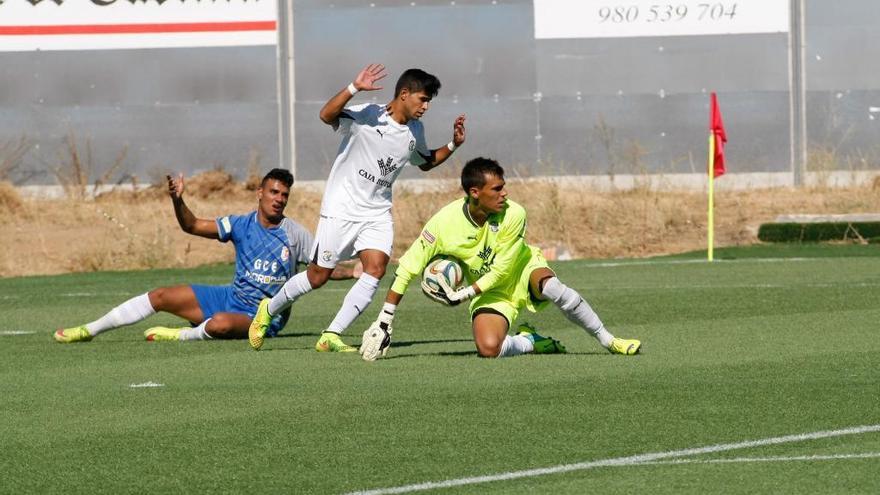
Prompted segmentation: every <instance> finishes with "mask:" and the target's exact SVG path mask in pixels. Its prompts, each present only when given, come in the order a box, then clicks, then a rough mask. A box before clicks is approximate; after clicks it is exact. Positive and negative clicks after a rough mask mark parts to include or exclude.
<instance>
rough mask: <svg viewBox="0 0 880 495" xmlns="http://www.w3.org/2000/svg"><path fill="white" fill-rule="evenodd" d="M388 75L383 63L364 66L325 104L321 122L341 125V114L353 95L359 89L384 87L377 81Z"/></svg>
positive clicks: (367, 89)
mask: <svg viewBox="0 0 880 495" xmlns="http://www.w3.org/2000/svg"><path fill="white" fill-rule="evenodd" d="M386 75H388V74H386V73H385V66H384V65H382V64H370V65H368V66H366V67H364V68H363V70H361V71H360V72H359V73H358V75H357V76H356V77H355V78H354V81H352V83H351V84H349V85H348V86H347V87H345V88H342V90H341V91H340V92H338V93H336V95H335V96H333V98H330V99H329V100H328V101H327V103H325V104H324V106H323V107H322V108H321V112H320V113H319V114H318V115H319V117H321V122H324V123H325V124H327V125H330V126H333V128H334V129H336V128H337V127H339V116H340V115H341V114H342V110H343V109H344V108H345V104H346V103H348V101H349V100H351V97H352V96H354V95H355V93H357V92H358V91H375V90H379V89H382V86H377V85H376V83H377V82H378V81H379V80H380V79H382V78H384V77H385V76H386Z"/></svg>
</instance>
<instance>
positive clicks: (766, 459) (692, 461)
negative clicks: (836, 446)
mask: <svg viewBox="0 0 880 495" xmlns="http://www.w3.org/2000/svg"><path fill="white" fill-rule="evenodd" d="M875 458H880V452H867V453H864V454H836V455H797V456H788V457H783V456H777V457H734V458H731V459H675V460H671V461H652V462H639V463H635V464H632V465H633V466H664V465H676V464H736V463H740V462H793V461H836V460H846V459H875Z"/></svg>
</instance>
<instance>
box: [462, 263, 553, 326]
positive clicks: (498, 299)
mask: <svg viewBox="0 0 880 495" xmlns="http://www.w3.org/2000/svg"><path fill="white" fill-rule="evenodd" d="M529 250H530V251H531V256H529V257H528V258H524V259H523V261H520V263H519V266H516V267H514V268H513V270H511V272H510V276H509V280H506V281H502V282H501V283H500V284H498V286H496V287H493V288H492V289H490V290H488V291H487V292H483V293H482V294H480V295H478V296H477V297H475V298H474V299H473V300H472V301H471V305H470V312H471V320H473V318H474V315H475V313H476V312H477V311H478V310H480V309H492V310H495V311H497V312H499V313H501V314H502V315H504V317H505V318H507V323H508V324H509V325H511V326H512V325H513V323H514V322H515V321H516V318H517V316H519V310H520V309H522V308H527V309H528V310H529V311H531V312H532V313H536V312H538V311H539V310H541V309H543V308H544V306H546V305H547V304H548V303H549V301H547V300H538V299H535V298H534V297H532V295H531V292H530V291H529V277H531V275H532V272H534V271H535V270H537V269H538V268H550V266H549V265H547V260H546V259H544V254H543V253H542V252H541V250H540V249H539V248H537V247H535V246H529Z"/></svg>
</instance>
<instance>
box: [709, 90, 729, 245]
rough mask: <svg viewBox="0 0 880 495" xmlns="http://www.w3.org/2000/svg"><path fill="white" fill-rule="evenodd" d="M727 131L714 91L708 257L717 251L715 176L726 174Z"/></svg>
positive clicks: (711, 112)
mask: <svg viewBox="0 0 880 495" xmlns="http://www.w3.org/2000/svg"><path fill="white" fill-rule="evenodd" d="M726 142H727V133H726V132H725V131H724V122H723V121H722V120H721V109H719V108H718V97H717V96H716V95H715V93H714V92H712V93H711V94H710V95H709V159H708V160H707V164H708V168H709V169H708V170H707V171H706V172H708V173H707V175H708V176H709V222H708V224H709V235H708V244H709V246H708V248H707V250H706V257H707V258H708V259H709V261H712V259H713V258H714V254H715V253H714V251H715V177H721V176H722V175H724V172H725V167H724V143H726Z"/></svg>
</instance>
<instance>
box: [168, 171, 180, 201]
mask: <svg viewBox="0 0 880 495" xmlns="http://www.w3.org/2000/svg"><path fill="white" fill-rule="evenodd" d="M165 178H166V179H168V194H169V195H170V196H171V199H180V198H182V197H183V188H184V186H183V174H177V177H172V176H171V175H166V176H165Z"/></svg>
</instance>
